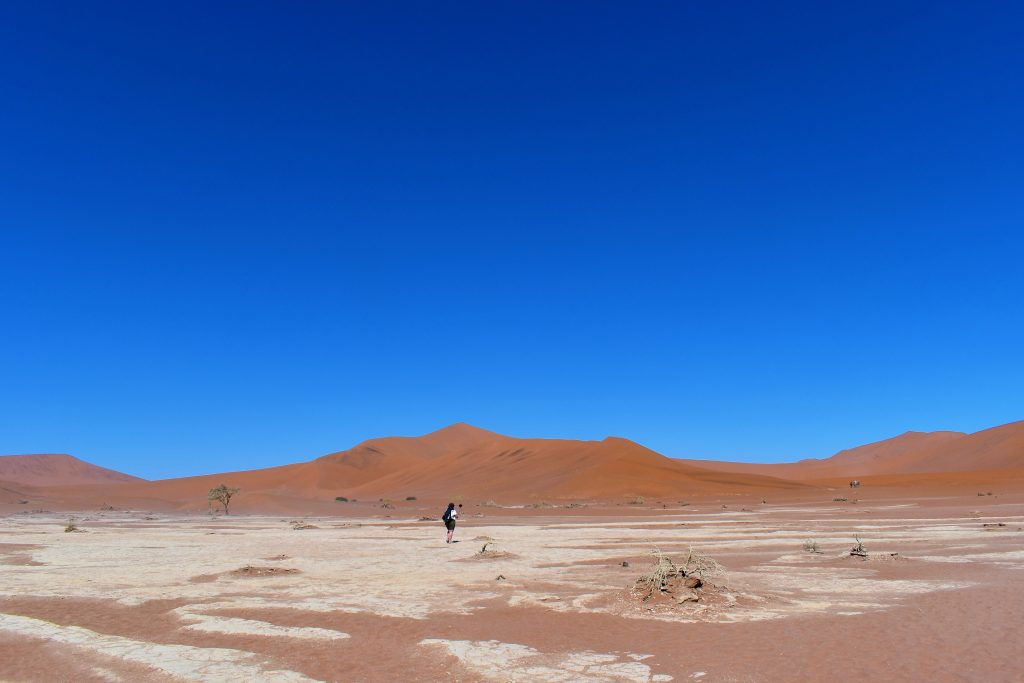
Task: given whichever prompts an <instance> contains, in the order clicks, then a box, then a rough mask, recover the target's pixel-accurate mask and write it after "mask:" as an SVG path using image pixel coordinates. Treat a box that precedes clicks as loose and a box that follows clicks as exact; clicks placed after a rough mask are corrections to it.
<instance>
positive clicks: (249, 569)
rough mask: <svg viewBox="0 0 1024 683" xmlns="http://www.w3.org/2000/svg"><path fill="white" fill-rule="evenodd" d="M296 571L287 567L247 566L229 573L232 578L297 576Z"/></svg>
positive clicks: (297, 571)
mask: <svg viewBox="0 0 1024 683" xmlns="http://www.w3.org/2000/svg"><path fill="white" fill-rule="evenodd" d="M298 573H299V570H298V569H292V568H289V567H254V566H252V565H251V564H247V565H245V566H244V567H242V568H240V569H236V570H234V571H233V572H231V575H232V576H246V577H262V576H280V575H282V574H298Z"/></svg>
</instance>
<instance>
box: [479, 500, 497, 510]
mask: <svg viewBox="0 0 1024 683" xmlns="http://www.w3.org/2000/svg"><path fill="white" fill-rule="evenodd" d="M480 507H483V508H496V507H498V504H497V503H495V502H494V501H493V500H485V501H484V502H482V503H480Z"/></svg>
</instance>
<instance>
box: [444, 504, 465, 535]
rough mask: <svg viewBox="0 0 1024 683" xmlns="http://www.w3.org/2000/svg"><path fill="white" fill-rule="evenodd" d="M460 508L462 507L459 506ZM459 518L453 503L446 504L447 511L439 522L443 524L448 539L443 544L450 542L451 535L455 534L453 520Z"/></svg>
mask: <svg viewBox="0 0 1024 683" xmlns="http://www.w3.org/2000/svg"><path fill="white" fill-rule="evenodd" d="M459 507H462V505H459ZM458 518H459V511H458V510H456V509H455V503H448V509H447V510H445V511H444V514H443V515H441V521H443V522H444V526H445V528H446V529H448V538H447V539H446V540H445V543H451V542H452V535H453V534H454V533H455V520H457V519H458Z"/></svg>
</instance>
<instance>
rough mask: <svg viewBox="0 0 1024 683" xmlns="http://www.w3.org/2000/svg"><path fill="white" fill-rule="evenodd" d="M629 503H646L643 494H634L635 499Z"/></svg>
mask: <svg viewBox="0 0 1024 683" xmlns="http://www.w3.org/2000/svg"><path fill="white" fill-rule="evenodd" d="M629 504H630V505H643V504H644V497H643V496H634V497H633V500H631V501H629Z"/></svg>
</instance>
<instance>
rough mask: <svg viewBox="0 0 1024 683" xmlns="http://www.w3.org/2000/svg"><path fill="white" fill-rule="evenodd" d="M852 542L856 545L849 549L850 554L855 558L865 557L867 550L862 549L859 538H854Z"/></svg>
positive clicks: (862, 545)
mask: <svg viewBox="0 0 1024 683" xmlns="http://www.w3.org/2000/svg"><path fill="white" fill-rule="evenodd" d="M853 540H854V541H856V543H855V545H854V546H853V547H852V548H850V554H851V555H856V556H857V557H867V556H868V549H867V548H865V547H864V544H863V543H862V542H861V540H860V538H859V537H857V536H854V537H853Z"/></svg>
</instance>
